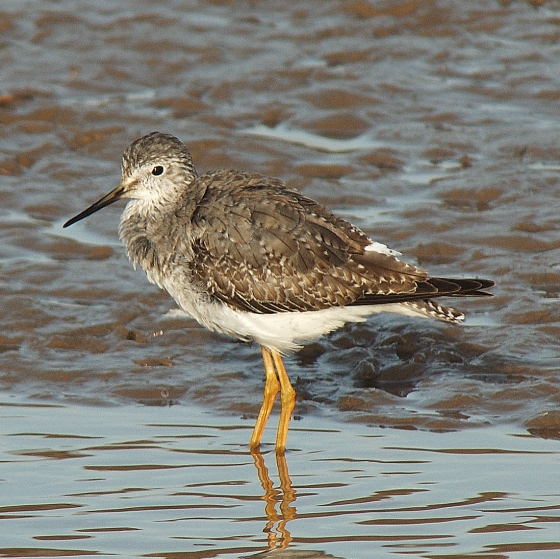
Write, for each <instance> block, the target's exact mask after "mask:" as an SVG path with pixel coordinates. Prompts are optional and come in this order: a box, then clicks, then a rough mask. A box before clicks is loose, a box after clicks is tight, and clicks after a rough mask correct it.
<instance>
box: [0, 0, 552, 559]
mask: <svg viewBox="0 0 560 559" xmlns="http://www.w3.org/2000/svg"><path fill="white" fill-rule="evenodd" d="M532 4H536V3H535V2H532V3H530V2H524V1H522V0H518V1H517V2H510V3H507V2H483V1H482V0H480V1H479V0H476V1H472V2H469V3H464V2H458V1H456V0H446V1H441V2H437V3H435V2H422V3H417V2H406V1H394V2H393V1H390V2H384V3H375V2H360V1H358V2H350V3H343V4H341V3H340V2H335V1H334V0H321V1H320V2H319V1H316V0H310V1H308V2H306V3H305V4H304V5H303V4H302V3H301V2H291V1H287V2H283V3H282V4H276V3H257V4H255V3H247V2H244V1H241V0H239V1H234V2H227V3H225V2H204V1H202V0H164V1H163V2H158V4H157V6H155V5H154V4H153V3H148V2H132V1H129V0H125V1H122V2H119V3H114V4H111V5H109V4H107V3H106V2H102V1H95V0H92V1H90V2H87V3H80V6H79V9H77V6H76V3H75V2H70V1H68V0H59V1H57V2H47V3H45V2H39V1H36V0H27V1H26V2H0V30H1V33H0V61H1V64H0V84H2V85H1V86H0V124H1V125H0V145H1V150H0V199H1V204H0V205H1V210H0V232H1V238H2V244H1V246H0V308H1V309H2V325H3V328H2V331H1V332H0V401H2V402H3V403H4V405H3V406H2V414H3V419H2V422H1V431H2V435H1V437H2V441H1V444H2V446H1V450H2V452H3V456H2V460H3V465H2V471H1V473H0V479H1V480H2V481H0V511H1V512H0V514H1V515H2V525H1V526H0V549H1V550H2V553H3V554H4V556H12V557H13V556H37V557H38V556H45V555H49V556H56V555H66V554H68V555H72V554H73V555H83V554H86V553H97V554H98V555H108V554H112V555H117V556H118V555H121V556H139V555H150V554H151V555H154V556H172V555H173V554H176V555H178V554H180V553H182V554H183V555H184V556H185V557H189V556H190V557H193V558H194V557H199V558H200V557H214V556H215V557H243V556H247V555H251V554H256V553H259V552H263V551H266V550H267V549H268V548H269V546H271V545H272V547H274V546H275V545H276V546H278V545H286V544H287V547H286V548H285V550H284V551H283V553H285V554H292V556H297V555H298V553H300V554H301V553H303V552H306V553H307V552H308V551H310V550H313V551H314V552H316V555H317V556H319V557H320V556H321V555H323V556H324V554H331V555H334V556H336V557H344V558H354V557H371V556H372V550H373V553H374V556H375V557H379V556H380V557H383V556H385V555H391V556H394V555H406V556H408V557H411V556H412V557H414V556H416V557H428V556H429V557H461V558H463V557H481V556H483V557H492V558H496V559H497V558H498V557H499V558H500V559H501V558H502V557H516V556H521V554H527V552H528V551H531V554H530V555H531V557H538V558H539V559H540V558H541V557H543V558H546V559H548V558H549V557H556V556H557V555H558V542H559V541H560V530H559V528H558V518H559V516H558V489H557V488H558V487H559V486H560V484H559V482H558V480H559V478H558V441H560V414H559V412H558V409H559V406H560V383H559V380H558V379H559V375H558V371H559V367H558V357H559V349H558V348H559V344H558V340H559V338H560V321H559V319H558V316H559V313H558V305H559V294H560V275H559V262H560V256H559V253H558V249H559V248H560V238H559V235H558V225H559V220H558V196H559V195H558V168H559V167H560V140H559V137H558V133H557V131H558V95H557V92H558V90H559V88H560V84H559V79H560V78H559V76H560V71H559V70H560V68H559V60H560V57H559V54H560V53H559V52H558V46H557V42H558V41H557V34H558V25H557V23H558V18H559V16H560V4H558V2H554V1H548V2H544V3H543V5H542V6H541V7H539V8H538V9H536V8H535V7H533V5H532ZM153 130H160V131H163V132H169V133H172V134H174V135H176V136H178V137H179V138H180V139H181V140H183V141H184V142H185V143H186V144H187V145H188V146H189V147H190V149H191V150H192V153H193V158H194V162H195V165H196V166H197V168H198V169H199V170H200V171H206V170H210V169H213V168H220V167H233V168H238V169H241V170H251V171H256V172H261V173H265V174H270V175H273V176H279V177H282V178H283V179H285V180H286V181H287V183H288V184H289V185H290V186H292V187H295V188H298V189H299V190H300V191H302V192H304V193H305V194H306V195H308V196H311V197H313V198H316V199H318V200H320V201H321V202H324V203H326V204H328V205H329V206H330V207H332V208H334V209H336V211H337V212H338V213H340V214H342V215H343V216H346V217H348V218H350V219H351V220H352V221H354V222H355V223H356V224H357V225H359V226H360V227H362V228H363V229H365V230H366V231H367V232H368V233H369V234H371V235H372V237H373V238H374V239H375V240H376V241H379V242H382V243H384V244H386V245H388V246H389V247H391V248H393V249H395V250H399V251H401V252H402V253H403V258H405V259H406V260H409V261H411V262H417V263H419V264H420V265H421V266H424V267H426V268H428V269H429V270H430V271H431V272H432V273H434V274H438V275H454V274H459V275H464V276H473V275H474V276H476V275H478V276H480V277H488V278H490V279H493V280H495V281H496V283H497V286H496V288H495V289H494V290H493V291H494V293H495V296H494V297H493V298H492V299H490V300H488V299H485V300H482V301H475V300H473V301H464V302H461V305H458V306H460V308H462V309H464V310H465V311H466V312H467V323H466V324H465V325H464V326H461V327H453V326H448V325H443V324H437V323H433V322H428V321H422V320H412V319H405V318H403V317H391V316H389V317H384V316H377V317H374V318H372V319H371V320H370V321H368V322H367V323H365V324H359V325H348V326H347V327H345V328H343V329H341V330H340V331H339V332H336V333H333V334H332V335H331V336H329V337H327V338H324V339H322V340H320V341H319V342H317V343H316V344H313V345H311V346H309V347H307V348H305V349H304V350H303V351H302V352H300V353H298V354H297V355H295V356H293V357H291V358H288V359H287V360H286V368H287V371H288V373H289V374H290V376H291V379H292V382H293V384H294V387H295V388H296V390H297V392H298V403H297V406H296V410H295V414H296V420H294V421H292V429H291V431H290V435H289V437H288V449H289V450H288V453H287V458H286V467H287V470H288V472H289V479H290V481H288V477H287V474H282V476H280V475H279V471H280V472H284V471H285V469H286V468H285V467H284V466H283V465H280V468H279V466H278V464H276V461H275V458H274V455H273V453H272V452H271V449H272V446H271V445H272V443H273V439H274V425H273V424H272V425H271V426H270V427H269V429H267V431H266V432H265V435H264V441H265V442H266V445H265V447H264V450H263V460H264V464H265V466H266V467H267V469H268V475H269V477H270V483H269V481H268V480H267V479H266V476H265V475H264V470H263V469H262V467H261V468H260V469H258V468H256V467H255V461H254V458H253V456H251V455H250V454H249V453H248V452H247V446H246V445H247V444H248V441H249V437H250V432H251V429H252V426H253V424H254V420H255V417H256V414H257V412H258V409H259V406H260V402H261V398H262V389H263V372H262V359H261V356H260V351H259V350H258V348H256V347H251V346H247V345H244V344H240V343H237V342H233V341H230V340H224V339H223V338H220V337H218V336H215V335H213V334H212V333H209V332H206V331H204V330H202V329H201V328H200V327H199V326H198V325H197V324H196V323H194V322H193V321H192V320H191V319H189V318H188V317H186V316H184V315H182V314H180V313H177V312H176V310H175V306H174V303H173V301H172V300H171V299H170V298H169V296H167V295H166V294H165V293H163V292H160V291H158V290H157V289H156V288H155V287H154V286H152V285H149V284H148V282H147V280H146V278H145V276H144V274H143V273H142V272H138V271H136V272H135V271H134V270H133V269H132V267H131V266H130V264H129V263H128V262H127V261H126V257H125V255H124V249H123V248H122V246H121V245H120V243H119V241H118V238H117V231H116V230H117V223H118V216H119V214H120V212H121V211H122V207H117V205H115V207H111V208H107V209H106V210H104V212H103V214H101V215H99V217H98V218H95V219H93V218H92V219H89V220H88V221H87V222H84V223H80V224H77V225H75V226H74V227H72V228H70V229H67V230H63V229H62V224H63V223H64V221H66V220H67V219H68V218H69V217H71V216H72V215H75V214H76V213H77V212H78V211H79V210H81V209H83V208H84V207H86V206H87V205H88V204H90V203H91V202H93V201H94V200H96V199H97V198H98V197H99V196H100V195H101V194H104V193H106V192H108V191H109V190H110V189H111V188H113V187H114V186H116V184H117V182H118V180H119V178H120V169H119V166H120V157H121V154H122V152H123V150H124V149H125V148H126V146H128V145H129V144H130V142H131V141H133V140H134V139H135V138H137V137H139V136H141V135H143V134H146V133H149V132H151V131H153ZM247 132H253V133H247ZM255 132H258V133H257V134H255ZM276 417H277V412H274V415H273V417H272V419H271V421H272V422H274V421H275V420H276ZM298 417H299V418H300V420H299V421H298V420H297V418H298ZM257 463H258V460H257ZM259 475H260V478H259ZM280 477H282V480H281V479H280ZM263 486H264V488H263ZM290 487H291V489H290ZM67 505H69V506H67ZM294 508H295V511H296V512H295V513H294V511H293V509H294ZM117 511H118V512H117ZM274 511H275V512H274ZM263 530H267V531H266V532H263ZM288 533H289V535H288ZM41 550H42V551H41ZM188 554H190V555H188ZM288 556H289V555H288ZM300 556H301V555H300Z"/></svg>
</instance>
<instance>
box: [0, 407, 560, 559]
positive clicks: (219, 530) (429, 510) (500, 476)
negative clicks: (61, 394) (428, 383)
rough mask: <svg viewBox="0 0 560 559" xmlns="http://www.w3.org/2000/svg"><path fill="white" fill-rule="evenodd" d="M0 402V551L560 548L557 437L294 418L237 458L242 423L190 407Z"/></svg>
mask: <svg viewBox="0 0 560 559" xmlns="http://www.w3.org/2000/svg"><path fill="white" fill-rule="evenodd" d="M0 413H1V416H2V417H1V421H0V425H1V434H0V440H1V445H2V449H3V451H2V454H1V455H0V460H1V461H2V477H3V489H2V497H1V500H2V505H0V518H1V519H2V521H3V524H4V528H3V530H2V532H3V535H2V543H1V544H0V555H1V556H2V557H38V556H81V555H88V554H99V555H103V556H109V555H117V556H120V555H123V556H144V557H145V556H147V557H197V558H202V557H223V558H225V557H240V556H248V557H250V556H255V554H258V553H260V552H263V551H267V550H270V549H285V550H287V551H286V552H285V553H286V554H287V555H286V556H288V557H308V556H313V557H315V556H317V557H321V556H323V554H331V555H334V556H336V557H394V556H399V555H401V556H423V557H434V556H436V557H441V556H443V557H475V556H476V557H511V556H513V557H515V556H517V555H519V556H522V554H524V553H526V552H528V551H533V552H537V553H538V552H543V555H542V556H543V557H544V556H546V555H545V554H544V553H550V555H549V557H552V556H554V554H555V553H557V552H558V550H559V549H560V542H559V541H558V511H559V510H560V492H559V491H558V484H557V483H556V484H554V479H555V477H556V473H557V471H558V465H559V460H560V444H559V443H558V441H556V440H544V439H539V438H535V437H531V436H530V435H528V434H527V433H526V432H523V431H521V430H517V431H515V430H512V429H511V428H499V427H488V428H485V429H481V430H480V431H466V432H463V433H461V434H460V435H458V434H457V433H430V432H426V431H415V432H414V436H411V434H410V432H409V431H402V430H399V429H380V428H378V427H375V428H371V427H366V426H363V425H348V424H341V423H337V422H335V421H332V420H330V419H328V418H319V417H313V416H310V417H306V418H304V419H303V420H302V421H300V422H298V423H297V424H296V425H295V426H294V427H295V428H294V429H293V430H292V432H291V439H290V441H291V447H292V450H290V451H289V452H288V453H287V455H286V456H285V460H280V461H279V462H278V463H277V462H276V460H275V457H274V453H273V452H271V451H270V447H269V446H267V447H265V448H264V449H263V451H264V454H256V455H253V456H251V454H249V452H247V450H246V447H245V445H244V444H240V443H239V441H240V440H244V439H246V438H248V437H249V435H250V431H251V427H252V425H251V422H250V421H246V420H245V421H243V420H237V421H231V420H226V421H224V420H223V418H221V417H219V416H216V414H215V413H213V412H212V411H211V410H209V409H205V408H201V407H199V406H188V407H183V406H171V407H163V406H161V407H153V406H152V407H139V406H120V407H106V408H92V407H83V406H77V405H70V406H66V405H33V404H24V403H21V404H20V403H11V404H10V403H4V405H2V406H1V407H0ZM116 426H117V428H115V427H116ZM481 435H482V436H481ZM30 476H32V478H30ZM31 479H32V481H31ZM8 503H9V504H8ZM290 550H292V551H294V554H292V553H291V551H290ZM312 551H313V552H316V554H317V555H314V554H313V555H298V554H297V553H300V554H303V553H304V552H309V553H311V552H312Z"/></svg>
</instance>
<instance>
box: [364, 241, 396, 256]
mask: <svg viewBox="0 0 560 559" xmlns="http://www.w3.org/2000/svg"><path fill="white" fill-rule="evenodd" d="M365 250H367V251H370V252H379V253H381V254H386V255H387V256H395V257H397V256H400V255H401V253H400V252H398V251H396V250H393V249H391V248H389V247H388V246H386V245H384V244H382V243H378V242H377V241H371V243H370V244H369V245H368V246H367V247H366V248H365Z"/></svg>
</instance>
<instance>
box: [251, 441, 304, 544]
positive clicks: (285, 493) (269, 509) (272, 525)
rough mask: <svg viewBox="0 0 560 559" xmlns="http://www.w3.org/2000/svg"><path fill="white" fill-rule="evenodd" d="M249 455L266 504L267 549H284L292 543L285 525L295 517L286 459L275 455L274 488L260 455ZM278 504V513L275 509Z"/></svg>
mask: <svg viewBox="0 0 560 559" xmlns="http://www.w3.org/2000/svg"><path fill="white" fill-rule="evenodd" d="M251 454H252V456H253V460H254V462H255V467H256V468H257V474H258V476H259V480H260V482H261V485H262V488H263V490H264V495H263V499H264V501H265V503H266V504H265V507H264V512H265V514H266V518H267V523H266V525H265V527H264V529H263V532H266V533H267V534H268V548H269V549H271V550H272V549H285V548H287V547H288V545H289V544H290V542H291V541H292V536H291V534H290V532H289V530H288V528H287V524H288V522H289V521H290V520H293V519H294V518H296V516H297V513H296V507H294V506H292V503H293V502H294V501H295V500H296V492H295V490H294V489H293V488H292V480H291V479H290V474H289V472H288V464H287V462H286V457H285V455H284V454H280V455H278V454H277V455H276V465H277V468H278V477H279V479H280V487H279V488H275V487H274V484H273V483H272V480H271V479H270V476H269V474H268V468H267V467H266V464H265V462H264V458H263V456H262V454H261V453H260V452H258V451H256V450H254V451H252V452H251ZM278 504H279V509H280V512H278V511H277V509H276V505H278Z"/></svg>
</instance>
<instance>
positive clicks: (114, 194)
mask: <svg viewBox="0 0 560 559" xmlns="http://www.w3.org/2000/svg"><path fill="white" fill-rule="evenodd" d="M124 192H125V187H124V185H122V184H119V186H117V188H115V189H113V190H111V192H109V194H106V195H105V196H103V198H100V199H99V200H97V202H94V203H93V204H92V205H91V206H90V207H89V208H86V209H85V210H84V211H83V212H80V213H79V214H78V215H75V216H74V217H73V218H72V219H69V220H68V221H67V222H66V223H65V224H64V225H63V226H62V227H69V226H70V225H73V224H74V223H76V222H77V221H80V220H81V219H84V217H87V216H88V215H91V214H93V213H95V212H96V211H98V210H100V209H101V208H104V207H105V206H108V205H109V204H112V203H113V202H116V201H117V200H120V199H121V198H123V194H124Z"/></svg>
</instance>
